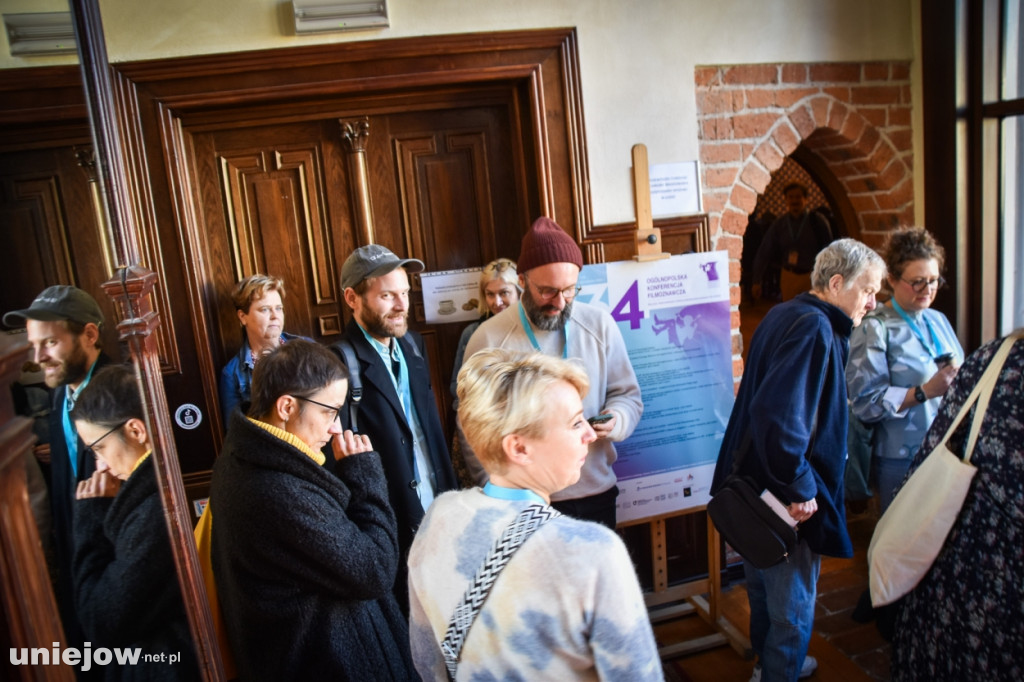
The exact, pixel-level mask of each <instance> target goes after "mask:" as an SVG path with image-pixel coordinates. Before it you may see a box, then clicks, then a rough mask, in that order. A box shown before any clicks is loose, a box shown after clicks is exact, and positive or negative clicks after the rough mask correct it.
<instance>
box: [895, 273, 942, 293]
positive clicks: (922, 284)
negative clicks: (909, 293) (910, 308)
mask: <svg viewBox="0 0 1024 682" xmlns="http://www.w3.org/2000/svg"><path fill="white" fill-rule="evenodd" d="M900 281H901V282H903V283H904V284H909V285H910V288H911V289H913V290H914V293H915V294H923V293H924V290H925V289H931V288H935V289H941V288H942V287H944V286H945V285H946V279H945V278H944V277H936V278H935V279H925V278H924V277H919V278H917V279H913V280H906V279H903V278H902V277H901V278H900Z"/></svg>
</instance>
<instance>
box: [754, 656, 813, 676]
mask: <svg viewBox="0 0 1024 682" xmlns="http://www.w3.org/2000/svg"><path fill="white" fill-rule="evenodd" d="M817 669H818V659H816V658H815V657H814V656H804V664H803V665H802V666H800V674H799V675H798V676H797V677H798V679H801V680H802V679H804V678H805V677H810V676H811V675H813V674H814V672H815V671H816V670H817ZM750 682H761V664H760V663H758V664H757V665H755V666H754V674H753V675H751V676H750Z"/></svg>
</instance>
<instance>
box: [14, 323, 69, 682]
mask: <svg viewBox="0 0 1024 682" xmlns="http://www.w3.org/2000/svg"><path fill="white" fill-rule="evenodd" d="M27 359H28V344H27V343H25V342H24V341H21V342H17V341H15V340H14V339H13V338H11V337H9V336H0V599H2V601H3V611H4V612H5V613H6V616H7V619H6V628H5V627H4V626H3V625H2V624H0V634H2V635H3V636H0V643H2V644H0V646H3V647H5V648H6V647H8V646H9V647H10V648H12V649H22V648H33V647H49V646H50V645H51V644H52V643H53V642H59V643H60V645H61V647H62V648H63V645H64V643H65V642H66V641H67V640H66V639H64V629H63V628H62V627H61V623H60V613H59V612H58V610H57V601H56V599H55V598H54V596H53V589H52V588H51V586H50V572H49V570H48V569H47V567H46V558H45V557H44V556H43V546H42V544H41V543H40V541H39V530H38V529H37V528H36V522H35V518H34V517H33V516H32V509H31V508H30V507H29V503H28V489H27V480H26V476H25V456H26V455H28V456H30V457H31V456H33V455H32V454H31V453H30V450H31V449H32V444H33V443H34V442H35V439H36V437H35V434H33V433H32V421H31V420H30V419H27V418H25V417H16V416H15V415H14V400H13V398H12V396H11V384H12V383H14V381H16V380H17V378H18V376H19V375H20V374H21V366H22V364H24V362H25V360H27ZM4 655H6V653H5V654H4ZM3 669H6V670H7V671H8V672H12V673H13V674H15V675H17V678H12V679H21V680H68V681H71V680H74V679H75V672H74V670H73V669H72V668H71V667H70V666H67V665H46V666H34V667H33V666H28V665H21V666H17V667H15V666H13V665H12V666H11V667H10V668H7V664H6V663H4V665H3V668H0V677H3V678H4V679H7V678H6V676H4V675H3V672H4V670H3Z"/></svg>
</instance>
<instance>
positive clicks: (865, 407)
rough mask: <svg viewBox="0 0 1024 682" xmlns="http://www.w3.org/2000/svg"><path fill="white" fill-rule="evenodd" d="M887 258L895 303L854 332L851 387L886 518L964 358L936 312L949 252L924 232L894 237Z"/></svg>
mask: <svg viewBox="0 0 1024 682" xmlns="http://www.w3.org/2000/svg"><path fill="white" fill-rule="evenodd" d="M882 257H883V258H884V259H885V264H886V266H887V267H888V270H889V274H888V277H887V285H888V288H889V289H890V290H891V291H892V298H890V299H889V302H888V303H887V304H886V305H882V306H878V307H877V308H875V310H874V311H873V312H872V313H870V314H868V315H867V316H865V318H864V321H863V322H862V323H861V325H860V326H859V327H857V328H856V329H854V331H853V334H852V335H851V337H850V360H849V362H848V363H847V366H846V381H847V386H848V388H849V395H850V407H851V412H852V416H854V417H856V418H857V419H860V420H861V421H862V422H864V423H865V424H868V425H869V426H873V427H874V435H873V437H872V453H873V457H872V466H873V467H874V469H875V472H876V480H877V488H878V493H879V500H880V503H881V510H882V511H885V509H886V508H887V507H888V506H889V503H890V502H892V498H893V495H894V492H895V488H896V487H897V486H898V485H899V484H900V482H901V481H902V480H903V478H904V477H905V476H906V474H907V470H908V469H909V468H910V462H911V461H912V460H913V458H914V455H916V454H917V451H918V450H919V449H920V448H921V442H922V441H923V440H924V435H925V433H926V432H927V431H928V427H929V426H931V423H932V421H933V420H934V419H935V415H936V414H938V411H939V405H940V404H941V402H942V396H943V395H945V393H946V390H947V389H948V388H949V386H950V384H951V383H952V382H953V379H954V378H955V377H956V373H957V368H958V367H959V366H960V363H961V362H963V358H964V350H963V348H961V346H960V342H959V341H958V340H957V337H956V333H955V332H954V331H953V327H952V326H951V325H950V324H949V320H948V319H946V316H945V315H943V314H942V313H940V312H939V311H937V310H933V309H932V308H931V305H932V302H933V301H934V300H935V293H936V292H937V291H938V290H939V288H940V287H941V286H942V285H943V283H944V282H945V280H943V279H942V274H941V273H942V267H943V258H944V252H943V250H942V247H941V246H939V244H938V243H937V242H936V241H935V238H934V237H932V235H931V234H930V233H929V232H928V231H927V230H925V229H924V228H921V227H911V228H904V229H900V230H896V231H894V232H892V233H890V235H889V237H888V239H887V240H886V242H885V246H884V248H883V252H882ZM865 478H866V477H865Z"/></svg>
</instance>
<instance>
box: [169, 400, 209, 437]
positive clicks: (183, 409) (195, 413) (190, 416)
mask: <svg viewBox="0 0 1024 682" xmlns="http://www.w3.org/2000/svg"><path fill="white" fill-rule="evenodd" d="M174 421H175V422H176V423H177V424H178V426H180V427H181V428H183V429H187V430H189V431H191V430H192V429H194V428H196V427H197V426H199V425H200V424H202V423H203V412H202V410H200V409H199V408H198V407H197V406H195V405H193V404H192V403H184V404H182V405H179V406H178V409H177V410H175V411H174Z"/></svg>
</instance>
